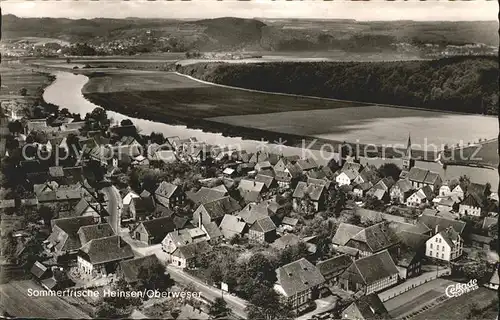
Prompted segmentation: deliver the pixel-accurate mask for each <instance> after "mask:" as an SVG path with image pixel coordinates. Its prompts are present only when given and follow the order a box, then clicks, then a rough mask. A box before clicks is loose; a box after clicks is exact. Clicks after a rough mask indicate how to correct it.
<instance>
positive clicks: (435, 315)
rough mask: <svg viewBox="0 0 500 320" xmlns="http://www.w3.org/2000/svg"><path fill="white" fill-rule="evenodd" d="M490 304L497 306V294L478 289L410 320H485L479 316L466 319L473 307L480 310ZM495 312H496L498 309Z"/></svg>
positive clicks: (449, 300) (488, 290)
mask: <svg viewBox="0 0 500 320" xmlns="http://www.w3.org/2000/svg"><path fill="white" fill-rule="evenodd" d="M495 301H496V302H495ZM491 304H493V306H495V305H497V306H498V296H497V292H495V291H493V290H490V289H486V288H479V289H477V290H474V291H472V292H469V293H467V294H464V295H461V296H459V297H456V298H451V299H448V300H447V301H445V302H443V303H442V304H440V305H438V306H436V307H434V308H432V309H429V310H427V311H425V312H422V313H421V314H418V315H416V316H415V317H413V318H412V319H413V320H427V319H481V318H482V319H485V318H483V317H481V316H480V315H476V317H471V318H467V317H468V316H469V314H470V313H471V311H472V310H473V308H474V307H477V308H479V309H482V308H485V307H487V306H489V305H491ZM496 310H497V312H498V307H497V308H496Z"/></svg>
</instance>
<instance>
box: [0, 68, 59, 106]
mask: <svg viewBox="0 0 500 320" xmlns="http://www.w3.org/2000/svg"><path fill="white" fill-rule="evenodd" d="M0 74H1V75H2V85H1V88H0V97H2V98H5V97H13V98H17V97H20V90H21V89H22V88H25V89H26V90H27V97H35V96H37V92H38V91H39V90H41V89H42V88H43V87H45V86H46V85H48V84H49V83H50V82H51V80H50V78H49V77H48V76H47V75H46V74H42V73H38V72H34V71H33V70H30V69H26V68H22V67H21V66H19V65H16V64H12V63H11V64H7V65H5V64H4V65H2V66H1V67H0Z"/></svg>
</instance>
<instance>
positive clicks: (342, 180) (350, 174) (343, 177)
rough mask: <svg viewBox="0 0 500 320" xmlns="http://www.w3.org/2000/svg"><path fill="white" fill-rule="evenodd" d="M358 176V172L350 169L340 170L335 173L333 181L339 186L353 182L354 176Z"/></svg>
mask: <svg viewBox="0 0 500 320" xmlns="http://www.w3.org/2000/svg"><path fill="white" fill-rule="evenodd" d="M357 176H358V173H357V172H356V171H354V170H351V169H346V170H343V169H342V171H341V172H340V174H338V175H337V177H336V178H335V181H336V182H337V184H338V185H339V186H348V185H350V184H351V183H353V182H354V180H355V179H356V177H357Z"/></svg>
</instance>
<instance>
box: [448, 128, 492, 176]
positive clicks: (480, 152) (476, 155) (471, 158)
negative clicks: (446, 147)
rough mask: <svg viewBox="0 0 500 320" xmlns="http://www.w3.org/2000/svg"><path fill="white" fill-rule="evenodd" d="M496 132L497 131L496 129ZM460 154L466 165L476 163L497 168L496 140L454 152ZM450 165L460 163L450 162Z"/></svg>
mask: <svg viewBox="0 0 500 320" xmlns="http://www.w3.org/2000/svg"><path fill="white" fill-rule="evenodd" d="M497 131H498V129H497ZM455 152H456V153H459V152H461V153H462V154H463V159H464V160H465V162H467V163H471V162H477V163H481V164H486V165H489V166H492V167H498V163H499V157H498V139H493V140H489V141H487V142H483V143H481V144H479V145H475V146H471V147H465V148H463V149H462V150H458V151H455ZM450 162H451V163H460V161H450Z"/></svg>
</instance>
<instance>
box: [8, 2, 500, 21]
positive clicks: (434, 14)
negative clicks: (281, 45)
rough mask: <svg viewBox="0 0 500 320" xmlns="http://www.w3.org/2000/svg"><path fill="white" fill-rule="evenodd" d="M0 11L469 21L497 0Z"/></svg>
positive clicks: (78, 5) (63, 6)
mask: <svg viewBox="0 0 500 320" xmlns="http://www.w3.org/2000/svg"><path fill="white" fill-rule="evenodd" d="M1 8H2V14H14V15H16V16H19V17H58V18H72V19H80V18H96V17H102V18H126V17H140V18H174V19H188V18H189V19H199V18H216V17H228V16H232V17H241V18H309V19H356V20H360V21H367V20H368V21H373V20H417V21H426V20H427V21H440V20H443V21H470V20H495V21H496V20H497V19H498V16H497V14H498V9H499V8H498V2H497V1H486V0H475V1H447V0H441V1H439V0H430V1H425V2H422V1H418V0H409V1H401V0H396V1H381V0H372V1H369V2H367V1H363V2H358V1H356V2H353V1H346V0H333V1H322V0H304V1H284V0H277V1H271V0H253V1H236V0H231V1H228V0H226V1H216V0H193V1H178V0H177V1H164V0H158V1H144V0H130V1H120V0H100V1H89V0H80V1H74V0H62V1H53V0H52V1H40V0H36V1H26V0H4V1H2V3H1Z"/></svg>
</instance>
